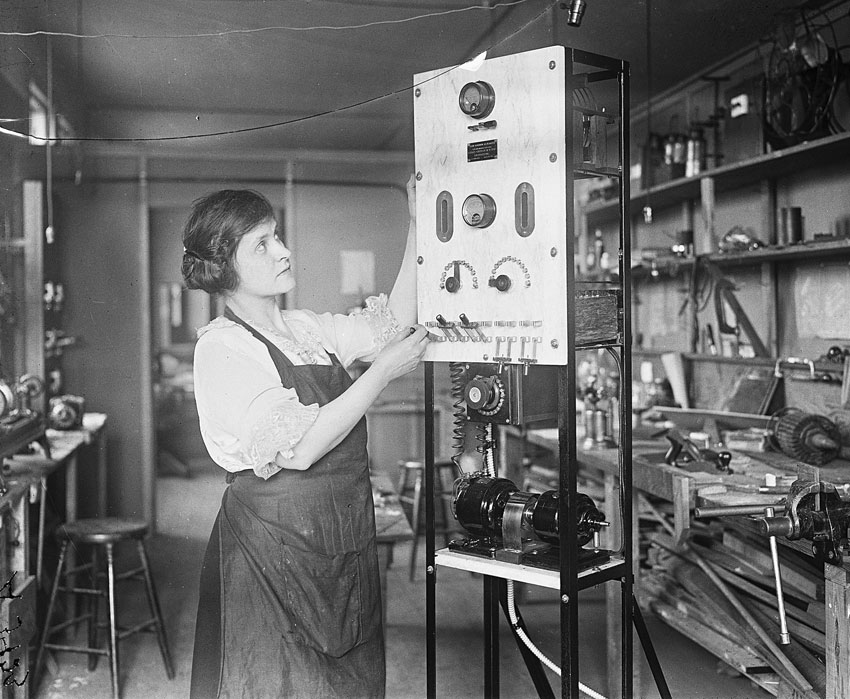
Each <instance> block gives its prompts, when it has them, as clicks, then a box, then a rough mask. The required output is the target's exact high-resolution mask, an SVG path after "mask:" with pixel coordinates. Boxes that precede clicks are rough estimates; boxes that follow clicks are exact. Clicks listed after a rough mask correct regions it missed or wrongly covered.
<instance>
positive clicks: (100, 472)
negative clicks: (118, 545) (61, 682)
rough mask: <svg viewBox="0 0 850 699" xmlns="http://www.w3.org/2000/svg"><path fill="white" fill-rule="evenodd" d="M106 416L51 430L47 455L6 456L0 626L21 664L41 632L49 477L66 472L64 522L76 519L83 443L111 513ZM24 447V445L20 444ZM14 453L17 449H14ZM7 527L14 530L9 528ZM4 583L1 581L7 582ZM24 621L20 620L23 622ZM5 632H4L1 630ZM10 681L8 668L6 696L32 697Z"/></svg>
mask: <svg viewBox="0 0 850 699" xmlns="http://www.w3.org/2000/svg"><path fill="white" fill-rule="evenodd" d="M105 426H106V415H103V414H101V413H86V415H85V416H84V418H83V424H82V426H81V428H80V429H77V430H67V431H59V430H50V429H48V430H47V431H46V441H47V445H48V447H49V453H50V456H49V457H48V456H47V455H46V454H44V453H33V454H11V455H10V454H4V455H3V459H2V473H3V480H4V482H5V487H6V491H5V493H3V495H2V496H0V522H2V525H3V528H4V532H3V533H4V538H3V542H4V546H3V547H2V550H3V553H4V555H3V559H4V560H3V561H2V570H3V571H5V576H6V577H9V580H10V581H12V585H11V588H12V589H11V590H9V591H8V593H7V594H6V595H0V597H2V598H3V599H2V605H0V629H13V632H12V633H10V634H8V636H7V637H5V638H3V639H2V642H3V643H5V644H6V647H13V646H16V645H19V646H20V647H21V649H22V650H21V654H20V656H18V659H19V661H20V662H21V667H26V666H27V665H28V656H29V652H28V648H27V645H28V642H29V641H30V639H31V638H32V637H33V635H34V633H35V631H36V591H37V589H38V588H39V587H42V586H44V585H46V581H45V580H44V579H43V575H44V561H43V557H44V540H45V536H46V534H47V532H46V531H45V513H46V507H47V500H48V498H47V494H48V491H47V489H48V478H49V477H50V476H51V475H52V474H54V473H56V472H58V471H60V470H61V471H62V472H63V473H64V476H65V493H64V496H65V497H64V505H65V521H68V522H70V521H74V520H75V519H76V518H77V514H78V486H79V483H78V470H79V463H78V462H79V458H78V457H79V454H80V451H81V450H82V449H83V448H84V447H88V446H91V447H92V448H94V449H95V450H96V453H97V457H96V459H97V484H96V487H97V491H96V492H97V495H96V500H97V508H98V513H99V514H101V515H103V514H105V513H106V476H107V456H106V438H105ZM21 446H25V445H21ZM10 451H12V450H10ZM36 503H38V505H39V509H38V513H39V514H38V517H39V521H38V524H37V526H35V527H33V526H32V524H31V523H30V517H29V509H30V508H29V506H30V505H31V504H36ZM8 528H11V529H12V530H11V531H9V530H8ZM33 536H36V537H37V546H36V562H35V570H33V565H32V561H31V560H30V548H31V546H30V543H31V540H32V537H33ZM6 582H7V581H6V580H2V581H0V585H2V584H4V583H6ZM18 620H20V622H19V621H18ZM0 634H2V631H0ZM7 679H9V680H11V675H9V674H8V673H7V672H6V669H5V667H4V668H3V672H2V676H0V680H2V682H0V692H2V697H3V699H7V698H11V697H14V698H15V699H21V698H23V699H26V698H27V697H28V696H29V682H28V681H23V682H22V683H21V684H20V686H18V685H17V684H15V683H14V682H11V681H10V682H9V683H7V682H6V680H7Z"/></svg>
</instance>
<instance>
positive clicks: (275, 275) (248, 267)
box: [234, 219, 295, 296]
mask: <svg viewBox="0 0 850 699" xmlns="http://www.w3.org/2000/svg"><path fill="white" fill-rule="evenodd" d="M289 258H290V252H289V250H288V249H287V247H286V246H285V245H284V244H283V241H282V240H281V239H280V238H278V237H277V222H276V221H275V220H274V219H270V220H268V221H265V222H263V223H261V224H260V225H258V226H257V227H256V228H254V229H252V230H250V231H248V232H247V233H246V234H245V235H243V236H242V238H241V240H240V241H239V245H238V246H237V247H236V254H235V255H234V263H235V267H236V273H237V274H238V275H239V285H238V286H237V287H236V293H242V294H250V295H252V296H277V295H278V294H285V293H286V292H287V291H291V290H292V289H293V288H294V287H295V277H294V276H293V275H292V266H291V264H290V259H289Z"/></svg>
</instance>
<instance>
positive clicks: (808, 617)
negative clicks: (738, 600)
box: [717, 568, 823, 630]
mask: <svg viewBox="0 0 850 699" xmlns="http://www.w3.org/2000/svg"><path fill="white" fill-rule="evenodd" d="M717 574H718V575H719V576H720V577H721V578H722V579H723V580H724V581H725V582H727V583H729V584H730V585H732V586H733V587H735V588H737V589H738V590H740V591H741V592H744V593H746V594H747V595H749V596H750V597H753V598H755V599H757V600H759V601H761V602H764V603H765V604H768V605H770V604H773V605H775V604H776V595H774V594H773V593H771V592H768V591H767V590H764V589H762V588H760V587H758V586H757V585H754V584H753V583H751V582H749V581H748V580H745V579H744V578H742V577H740V576H738V575H735V573H732V572H731V571H728V570H725V569H724V568H718V569H717ZM785 611H786V614H787V616H789V617H793V618H794V619H796V620H797V621H799V622H801V623H803V624H805V625H806V626H808V627H809V628H812V629H815V630H820V629H823V617H820V618H818V617H817V616H815V615H813V614H810V613H809V612H808V611H807V610H804V609H800V608H799V607H797V606H796V605H794V604H790V603H789V602H788V600H786V601H785Z"/></svg>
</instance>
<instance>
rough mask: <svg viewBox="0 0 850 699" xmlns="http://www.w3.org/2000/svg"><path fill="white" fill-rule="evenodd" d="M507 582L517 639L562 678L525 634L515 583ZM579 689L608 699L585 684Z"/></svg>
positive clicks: (559, 672) (553, 664) (512, 620)
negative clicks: (515, 596) (518, 611)
mask: <svg viewBox="0 0 850 699" xmlns="http://www.w3.org/2000/svg"><path fill="white" fill-rule="evenodd" d="M506 582H507V583H508V585H507V593H508V605H507V606H508V618H509V619H510V621H511V626H512V627H513V630H514V633H516V635H517V638H519V639H520V640H521V641H522V642H523V644H525V647H526V648H528V650H530V651H531V652H532V653H534V655H536V656H537V658H538V659H539V660H540V662H542V663H543V664H544V665H545V666H546V667H548V668H549V669H550V670H551V671H552V672H554V673H555V674H556V675H558V677H560V676H561V668H560V667H558V666H557V665H556V664H555V663H553V662H552V661H551V660H550V659H549V658H547V657H546V656H545V655H544V654H543V652H542V651H541V650H540V649H539V648H538V647H537V646H535V645H534V643H533V642H532V640H531V639H530V638H529V637H528V634H526V633H525V629H523V628H522V627H521V626H520V625H519V617H517V613H516V604H515V601H514V581H513V580H507V581H506ZM578 688H579V691H580V692H581V693H582V694H586V695H587V696H589V697H591V698H592V699H606V698H605V696H604V695H603V694H600V693H599V692H596V691H594V690H593V689H591V688H590V687H588V686H587V685H585V684H582V683H581V682H579V683H578Z"/></svg>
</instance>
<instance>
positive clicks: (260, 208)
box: [181, 189, 274, 294]
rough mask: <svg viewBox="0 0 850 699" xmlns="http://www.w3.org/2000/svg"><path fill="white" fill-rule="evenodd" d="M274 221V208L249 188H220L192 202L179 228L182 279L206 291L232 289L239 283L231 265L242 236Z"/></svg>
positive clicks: (234, 269) (191, 286)
mask: <svg viewBox="0 0 850 699" xmlns="http://www.w3.org/2000/svg"><path fill="white" fill-rule="evenodd" d="M269 220H274V209H272V205H271V204H270V203H269V200H268V199H266V198H265V197H264V196H263V195H262V194H259V193H258V192H255V191H253V190H251V189H222V190H220V191H218V192H212V193H211V194H207V195H205V196H203V197H201V198H200V199H197V200H196V201H195V202H193V204H192V211H191V213H190V214H189V220H188V221H186V226H185V227H184V229H183V263H182V266H181V270H182V272H183V280H184V281H185V282H186V286H187V287H188V288H189V289H203V290H204V291H206V292H207V293H208V294H220V293H222V292H226V291H233V290H235V289H236V286H237V285H238V284H239V275H238V274H237V273H236V268H235V266H234V256H235V254H236V248H237V246H238V245H239V241H240V240H241V239H242V236H243V235H245V234H246V233H248V232H249V231H251V230H253V229H254V228H256V227H257V226H259V225H260V224H261V223H265V222H266V221H269Z"/></svg>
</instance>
